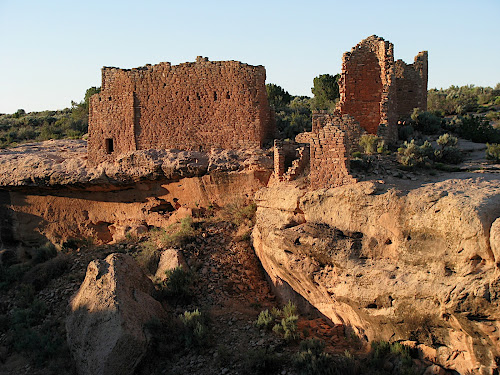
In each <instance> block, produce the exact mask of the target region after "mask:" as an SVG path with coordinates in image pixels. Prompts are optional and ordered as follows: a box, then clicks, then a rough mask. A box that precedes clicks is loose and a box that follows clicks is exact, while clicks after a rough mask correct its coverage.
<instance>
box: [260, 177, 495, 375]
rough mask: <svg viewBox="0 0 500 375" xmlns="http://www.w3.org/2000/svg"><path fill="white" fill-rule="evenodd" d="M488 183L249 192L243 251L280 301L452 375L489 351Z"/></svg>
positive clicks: (490, 364)
mask: <svg viewBox="0 0 500 375" xmlns="http://www.w3.org/2000/svg"><path fill="white" fill-rule="evenodd" d="M499 193H500V181H499V180H498V179H497V178H496V177H491V176H490V177H481V178H466V179H448V180H444V181H441V182H436V183H429V184H426V185H423V186H420V187H417V188H415V189H412V190H410V191H403V190H398V189H394V188H392V189H388V187H387V185H385V184H383V183H378V182H373V181H367V182H361V183H358V184H353V185H348V186H342V187H338V188H335V189H322V190H317V191H311V192H306V191H304V190H302V189H299V188H298V187H296V186H293V185H289V186H288V187H284V186H273V187H268V188H266V189H263V190H261V191H259V192H258V193H257V194H256V196H255V200H256V202H257V205H258V209H257V223H256V226H255V228H254V231H253V240H254V246H255V251H256V252H257V255H258V256H259V258H260V260H261V262H262V264H263V266H264V268H265V270H266V272H267V274H268V275H269V276H270V278H271V280H272V282H273V284H274V285H275V289H276V291H277V293H278V294H281V295H282V296H283V298H285V299H286V298H290V297H291V296H292V297H293V293H291V291H293V292H296V293H298V294H299V295H301V296H302V297H304V298H305V299H306V300H307V301H309V302H310V303H311V304H312V305H313V306H314V307H316V308H317V309H318V310H319V311H320V312H321V313H322V314H324V315H325V316H327V317H329V318H330V319H331V320H332V321H333V322H336V323H339V324H344V325H347V326H350V327H352V328H353V330H354V331H356V332H357V334H358V335H359V336H360V337H363V338H364V339H366V340H377V339H383V340H390V341H405V340H409V341H410V342H412V343H413V344H414V345H419V349H420V350H421V352H422V353H423V355H424V356H425V357H427V358H428V359H431V360H433V361H434V362H437V363H439V364H441V365H443V366H444V367H446V368H450V369H455V370H457V371H459V372H460V373H467V371H470V372H472V373H480V374H490V373H493V371H495V369H496V366H497V365H496V358H498V355H499V352H500V345H499V339H500V333H499V332H500V331H499V328H500V327H499V323H498V319H499V309H498V307H499V302H500V298H499V297H500V272H499V270H498V262H499V261H500V253H499V244H498V228H499V226H500V224H498V223H499V220H498V219H497V218H498V217H499V216H500V195H499Z"/></svg>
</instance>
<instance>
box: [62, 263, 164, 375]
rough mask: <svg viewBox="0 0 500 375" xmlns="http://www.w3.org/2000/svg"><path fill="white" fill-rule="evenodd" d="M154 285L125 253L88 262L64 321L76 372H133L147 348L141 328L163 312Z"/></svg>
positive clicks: (146, 337)
mask: <svg viewBox="0 0 500 375" xmlns="http://www.w3.org/2000/svg"><path fill="white" fill-rule="evenodd" d="M153 288H154V287H153V284H152V282H151V280H149V279H148V278H147V277H146V275H145V274H144V273H143V272H142V270H141V269H140V267H139V265H138V264H137V262H136V261H135V260H134V259H133V258H132V257H130V256H128V255H124V254H111V255H109V256H108V257H107V258H106V259H105V260H95V261H92V262H90V264H89V265H88V268H87V274H86V276H85V280H84V281H83V283H82V285H81V287H80V289H79V291H78V292H77V294H76V295H75V296H74V297H73V299H72V300H71V302H70V307H71V313H70V315H69V317H68V319H67V321H66V329H67V339H68V344H69V347H70V349H71V351H72V353H73V356H74V358H75V360H76V364H77V368H78V372H79V374H81V375H87V374H88V375H100V374H103V375H104V374H105V375H112V374H117V375H118V374H120V375H125V374H132V373H133V372H134V369H135V367H136V366H137V365H138V363H139V362H140V360H141V359H142V358H143V356H144V354H145V353H146V350H147V345H148V336H147V335H146V333H145V331H144V326H145V324H146V323H147V322H148V321H151V320H152V319H153V318H160V319H161V318H163V317H164V315H165V311H164V310H163V308H162V306H161V304H160V303H159V302H158V301H156V300H155V299H153V298H152V297H151V295H150V293H151V292H152V291H153Z"/></svg>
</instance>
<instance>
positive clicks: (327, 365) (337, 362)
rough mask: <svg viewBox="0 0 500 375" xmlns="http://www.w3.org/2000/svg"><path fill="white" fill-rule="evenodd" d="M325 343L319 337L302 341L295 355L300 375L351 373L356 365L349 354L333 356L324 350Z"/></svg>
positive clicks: (347, 374)
mask: <svg viewBox="0 0 500 375" xmlns="http://www.w3.org/2000/svg"><path fill="white" fill-rule="evenodd" d="M324 348H325V344H324V343H323V342H322V341H320V340H317V339H308V340H305V341H302V342H301V343H300V349H299V352H298V353H297V354H296V356H295V361H294V364H295V367H296V369H297V371H298V373H299V374H300V375H349V374H354V373H355V366H354V363H353V360H352V358H351V357H350V356H349V357H347V356H332V355H330V354H328V353H325V352H324Z"/></svg>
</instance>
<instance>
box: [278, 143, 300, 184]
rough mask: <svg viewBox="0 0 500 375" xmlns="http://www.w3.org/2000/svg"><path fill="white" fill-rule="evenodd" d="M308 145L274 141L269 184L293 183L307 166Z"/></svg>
mask: <svg viewBox="0 0 500 375" xmlns="http://www.w3.org/2000/svg"><path fill="white" fill-rule="evenodd" d="M309 159H310V154H309V145H308V144H305V143H297V142H293V141H283V140H279V139H275V140H274V173H273V175H272V176H271V180H270V181H271V184H272V183H275V182H279V181H293V180H294V179H296V178H297V177H298V176H300V175H301V174H302V173H303V172H304V171H305V170H306V169H307V167H308V166H309Z"/></svg>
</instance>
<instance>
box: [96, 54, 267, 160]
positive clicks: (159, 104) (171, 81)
mask: <svg viewBox="0 0 500 375" xmlns="http://www.w3.org/2000/svg"><path fill="white" fill-rule="evenodd" d="M265 80H266V70H265V68H264V67H263V66H252V65H247V64H243V63H241V62H238V61H208V59H207V58H203V57H197V59H196V62H194V63H183V64H179V65H174V66H172V65H171V64H170V63H168V62H166V63H160V64H157V65H146V66H144V67H141V68H135V69H118V68H110V67H104V68H103V69H102V89H101V92H100V93H99V94H96V95H94V96H92V98H91V99H90V110H89V141H88V161H89V164H90V165H96V164H98V163H100V162H103V161H113V160H114V159H115V158H116V157H117V156H118V155H120V154H123V153H126V152H128V151H135V150H143V149H151V148H153V149H180V150H196V151H207V150H208V151H209V150H210V149H211V148H223V149H239V148H256V147H257V148H258V147H261V146H262V144H263V143H264V142H265V141H266V140H268V139H272V137H273V135H274V129H275V128H274V117H273V115H272V112H271V109H270V107H269V103H268V99H267V93H266V87H265Z"/></svg>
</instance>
